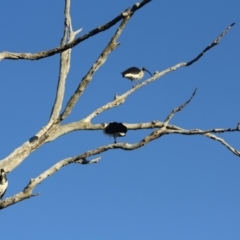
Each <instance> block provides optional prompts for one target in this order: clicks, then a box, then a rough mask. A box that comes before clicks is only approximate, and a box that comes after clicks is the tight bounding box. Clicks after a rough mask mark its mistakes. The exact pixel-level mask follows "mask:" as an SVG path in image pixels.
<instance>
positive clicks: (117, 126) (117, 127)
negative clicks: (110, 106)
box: [104, 122, 127, 143]
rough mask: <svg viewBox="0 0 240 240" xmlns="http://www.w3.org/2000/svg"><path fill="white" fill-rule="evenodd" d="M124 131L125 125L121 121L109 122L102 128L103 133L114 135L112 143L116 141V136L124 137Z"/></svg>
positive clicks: (125, 130)
mask: <svg viewBox="0 0 240 240" xmlns="http://www.w3.org/2000/svg"><path fill="white" fill-rule="evenodd" d="M126 132H127V127H126V126H125V125H123V124H122V123H118V122H111V123H109V124H108V125H107V126H106V127H105V129H104V133H105V134H107V135H110V136H113V137H114V143H117V141H116V138H117V137H124V136H125V135H126Z"/></svg>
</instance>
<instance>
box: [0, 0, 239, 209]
mask: <svg viewBox="0 0 240 240" xmlns="http://www.w3.org/2000/svg"><path fill="white" fill-rule="evenodd" d="M150 2H151V0H143V1H141V2H140V3H136V4H134V5H133V6H132V7H131V8H128V9H127V10H125V11H124V12H122V13H121V14H119V15H118V16H116V17H115V18H114V19H112V20H111V21H109V22H107V23H106V24H104V25H102V26H99V27H97V28H95V29H93V30H91V31H89V32H88V33H87V34H84V35H82V36H80V37H76V36H77V34H79V33H80V32H81V29H79V30H77V31H74V30H73V28H72V22H71V16H70V0H65V21H64V33H63V37H62V39H61V44H60V46H59V47H56V48H54V49H51V50H47V51H42V52H38V53H12V52H2V53H0V60H2V61H3V60H4V59H9V60H40V59H42V58H46V57H51V56H53V55H55V54H60V70H59V80H58V86H57V91H56V97H55V102H54V104H53V107H52V111H51V114H50V118H49V121H48V123H47V124H46V125H45V126H43V127H42V129H41V130H40V131H39V132H37V133H36V134H35V136H34V137H32V138H31V139H29V140H27V141H26V142H24V143H23V144H22V145H21V146H19V147H18V148H16V149H15V150H13V152H12V153H11V154H10V155H9V156H7V157H5V158H4V159H2V160H1V161H0V169H4V170H5V172H11V171H12V170H13V169H15V168H16V167H18V166H19V165H20V164H21V163H22V162H23V161H24V160H25V159H26V158H27V157H28V156H29V155H30V154H31V153H33V152H34V151H35V150H37V149H38V148H40V147H42V146H43V145H44V144H45V143H48V142H51V141H54V140H55V139H57V138H59V137H61V136H63V135H64V134H68V133H70V132H73V131H81V130H103V129H104V127H105V125H104V124H102V123H98V124H93V123H92V120H93V118H95V117H96V116H97V115H99V114H101V113H103V112H104V111H107V110H109V109H111V108H114V107H117V106H119V105H121V104H123V103H125V101H126V99H127V98H128V97H129V96H130V95H131V94H133V93H134V92H135V91H137V90H139V89H140V88H142V87H144V86H145V85H147V84H149V83H151V82H153V81H156V80H157V79H159V78H161V77H163V76H164V75H166V74H167V73H170V72H173V71H176V70H178V69H179V68H181V67H190V66H191V65H192V64H194V63H195V62H197V61H198V60H199V59H200V58H201V57H202V56H203V55H204V53H206V52H207V51H209V50H210V49H211V48H213V47H214V46H216V45H217V44H218V43H219V42H220V41H221V39H222V38H223V37H224V36H225V35H226V33H228V31H229V30H230V29H231V28H232V27H233V26H234V23H232V24H231V25H230V26H229V27H227V29H226V30H224V31H223V32H222V33H221V34H220V35H219V36H218V37H217V38H216V39H215V40H214V41H213V42H212V43H210V44H209V45H208V46H207V47H206V48H205V49H204V50H203V51H202V52H201V53H200V54H199V55H198V56H197V57H195V58H194V59H192V60H190V61H188V62H180V63H178V64H176V65H174V66H171V67H169V68H167V69H165V70H162V71H155V73H154V75H153V76H152V77H151V78H149V79H147V80H145V81H143V82H142V83H140V84H138V85H137V86H135V87H134V88H131V89H130V90H128V91H127V92H125V93H123V94H121V95H115V96H114V98H113V100H112V101H110V102H108V103H106V104H105V105H103V106H100V107H99V108H98V109H96V110H94V111H93V112H92V113H91V114H89V115H88V116H85V117H84V118H83V119H81V120H79V121H78V122H72V123H68V124H62V122H63V120H65V119H66V118H67V117H69V115H70V114H71V112H72V110H73V108H74V106H75V104H76V103H77V101H78V100H79V99H80V98H81V96H82V94H83V92H84V91H85V89H86V88H87V87H88V84H89V83H90V82H91V80H92V78H93V76H94V74H95V72H96V71H97V70H98V69H99V68H100V67H101V66H102V65H103V64H104V63H105V61H106V60H107V58H108V56H109V54H110V53H111V52H112V51H114V50H115V49H116V48H117V47H118V46H119V43H118V42H117V41H118V38H119V36H120V35H121V33H122V32H123V30H124V28H125V26H126V24H127V23H128V22H129V21H130V19H131V18H132V17H133V15H134V14H135V13H137V11H138V10H140V9H141V8H142V7H144V6H146V5H147V4H148V3H150ZM117 24H119V25H118V27H117V30H116V31H115V33H114V34H113V36H112V37H111V39H110V41H109V43H108V44H107V45H106V47H105V48H104V49H103V51H102V53H101V54H100V55H99V57H98V59H97V60H96V61H95V62H94V63H93V64H92V67H91V68H90V69H89V70H88V72H87V74H86V75H85V76H84V77H83V78H82V79H81V81H80V82H79V85H78V87H77V89H76V90H75V92H74V93H73V94H72V96H71V97H70V99H69V100H68V102H67V104H66V106H65V107H63V98H64V94H65V83H66V77H67V75H68V73H69V68H70V59H71V51H72V49H74V47H75V46H77V45H78V44H80V43H81V42H83V41H85V40H87V39H89V38H91V37H93V36H95V35H97V34H100V33H101V32H103V31H106V30H108V29H110V28H112V27H114V26H115V25H117ZM196 92H197V89H195V90H194V92H193V93H192V95H191V96H190V98H189V99H188V100H187V101H186V102H185V103H183V104H181V105H180V106H178V107H176V108H175V109H173V110H172V111H170V113H169V115H168V116H167V117H166V118H165V120H163V121H154V120H151V119H150V120H149V122H146V123H142V122H141V121H140V122H139V123H134V124H130V123H124V125H125V126H126V127H127V129H128V130H130V131H131V130H139V131H140V130H141V129H152V132H151V134H149V135H146V136H145V137H144V138H143V139H141V140H140V141H138V142H136V143H122V142H119V143H113V144H109V145H105V146H99V147H98V148H96V149H91V150H89V151H86V152H82V153H79V155H78V156H75V157H68V158H66V159H62V160H59V161H58V162H57V163H56V164H55V165H53V166H52V167H50V168H49V169H46V171H44V172H42V173H41V174H39V176H37V177H36V178H32V179H31V180H30V182H29V183H28V185H27V186H26V187H25V188H24V189H23V191H21V192H19V193H17V194H15V195H14V196H12V197H9V198H6V199H4V200H1V201H0V208H1V209H3V208H6V207H8V206H11V205H12V204H15V203H18V202H20V201H22V200H24V199H27V198H30V197H32V196H36V195H38V194H35V193H33V190H34V189H35V187H36V186H37V185H38V184H40V183H41V182H42V181H44V180H45V179H47V178H48V177H49V176H51V175H53V174H54V173H55V172H56V171H58V170H60V169H61V168H62V167H64V166H66V165H68V164H71V163H79V164H92V163H98V162H99V160H100V158H101V157H100V154H102V153H103V152H105V151H109V150H113V149H122V150H125V151H127V150H135V149H138V148H141V147H143V146H145V145H146V144H148V143H149V142H151V141H153V140H157V139H158V138H160V137H162V136H164V135H166V134H183V135H203V136H205V137H207V138H210V139H213V140H216V141H218V142H220V143H221V144H222V145H223V146H224V147H226V148H227V149H229V150H230V151H231V152H232V153H233V154H235V155H236V156H240V151H238V150H236V149H235V148H233V147H232V146H231V145H230V144H229V143H227V142H226V141H225V140H224V139H223V138H220V137H219V136H217V135H216V134H219V133H226V132H237V131H239V130H240V128H239V126H238V125H237V124H236V127H235V128H224V129H223V128H220V129H219V128H213V129H207V130H202V129H183V128H181V127H179V126H176V125H171V124H170V121H171V119H172V118H173V117H174V115H175V114H176V113H177V112H179V111H181V110H182V109H183V108H184V107H185V106H186V105H187V104H189V103H190V101H191V100H192V98H193V97H194V95H195V94H196ZM113 94H114V93H113ZM136 120H137V119H136ZM138 120H139V119H138ZM236 121H237V120H236ZM91 157H93V159H91Z"/></svg>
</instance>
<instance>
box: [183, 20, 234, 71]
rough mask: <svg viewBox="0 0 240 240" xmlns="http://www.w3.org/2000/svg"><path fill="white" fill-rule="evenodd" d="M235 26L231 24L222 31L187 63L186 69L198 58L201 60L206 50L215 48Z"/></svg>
mask: <svg viewBox="0 0 240 240" xmlns="http://www.w3.org/2000/svg"><path fill="white" fill-rule="evenodd" d="M234 25H235V23H232V24H231V25H230V26H228V27H227V29H226V30H224V31H223V32H222V33H221V34H220V35H219V37H217V38H216V39H215V40H214V41H213V42H212V43H211V44H209V45H208V46H207V47H206V48H205V49H204V50H203V51H202V52H201V53H200V54H199V55H198V56H197V57H196V58H194V59H193V60H191V61H189V62H188V63H187V64H186V67H188V66H190V65H192V64H193V63H194V62H196V61H197V60H198V59H199V58H201V57H202V56H203V55H204V53H206V52H207V51H208V50H210V49H211V48H213V47H214V46H216V45H217V44H219V42H220V40H221V39H222V38H223V37H224V35H225V34H227V32H228V31H229V30H230V29H231V28H232V27H233V26H234Z"/></svg>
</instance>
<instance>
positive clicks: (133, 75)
mask: <svg viewBox="0 0 240 240" xmlns="http://www.w3.org/2000/svg"><path fill="white" fill-rule="evenodd" d="M144 72H148V73H149V74H150V75H151V77H152V74H151V73H150V72H149V71H148V70H147V69H146V68H145V67H142V68H141V69H139V68H137V67H130V68H128V69H127V70H125V71H123V72H121V74H122V76H123V77H124V78H127V79H129V80H131V81H133V80H139V79H141V78H143V76H144ZM132 84H133V82H132ZM133 86H134V85H133Z"/></svg>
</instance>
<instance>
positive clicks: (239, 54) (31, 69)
mask: <svg viewBox="0 0 240 240" xmlns="http://www.w3.org/2000/svg"><path fill="white" fill-rule="evenodd" d="M57 2H58V3H57ZM134 3H135V1H133V0H128V1H127V0H121V1H120V0H117V1H110V0H102V1H92V0H88V1H74V0H73V1H72V3H71V13H72V21H73V27H74V29H75V30H76V29H78V28H83V31H82V32H81V33H80V34H85V33H87V32H88V31H90V30H91V29H93V28H95V27H97V26H100V25H102V24H104V23H106V22H107V21H109V20H111V19H112V18H114V17H115V16H117V15H118V14H119V13H120V12H121V11H124V10H125V9H126V8H127V7H129V6H132V5H133V4H134ZM239 9H240V2H239V1H238V0H228V1H225V0H223V1H216V0H210V1H206V0H203V1H190V0H184V1H177V0H172V1H157V0H154V1H152V2H151V3H149V4H148V5H146V6H145V7H144V8H142V9H141V10H140V11H138V12H137V13H136V14H135V15H134V16H133V18H132V19H131V21H130V22H129V23H128V25H127V27H126V28H125V30H124V32H123V34H122V35H121V37H120V38H119V42H121V45H120V46H119V47H118V48H117V49H116V50H115V51H114V52H113V53H112V54H111V55H110V56H109V58H108V59H107V61H106V63H105V64H104V65H103V66H102V67H101V68H100V69H99V71H98V72H97V73H96V74H95V75H94V78H93V81H92V82H91V83H90V84H89V86H88V88H87V90H86V91H85V92H84V94H83V96H82V98H81V99H80V101H79V102H78V104H77V105H76V107H75V109H74V110H73V112H72V114H71V115H70V117H69V118H68V119H66V120H65V123H67V122H71V121H77V120H79V119H81V118H83V117H84V116H86V114H88V113H90V112H91V111H93V110H94V109H96V108H97V107H99V106H101V105H103V104H105V103H107V102H109V101H110V100H112V98H113V96H114V94H115V93H118V94H121V93H124V92H125V91H127V90H128V89H129V88H131V83H130V81H128V80H126V79H123V78H122V77H121V75H120V72H122V71H123V70H125V69H126V68H128V67H131V66H137V67H142V66H144V67H146V68H148V69H149V70H150V71H152V72H154V71H161V70H164V69H165V68H168V67H170V66H173V65H175V64H177V63H179V62H182V61H189V60H191V59H192V58H194V57H195V56H196V55H197V54H199V53H200V51H201V50H203V49H204V48H205V47H206V46H207V45H208V44H210V43H211V42H212V41H213V40H214V39H215V38H216V37H217V36H218V35H219V34H220V33H221V32H222V31H223V30H224V29H225V28H226V27H227V26H228V25H230V24H231V23H232V22H236V25H235V26H234V27H233V28H232V29H231V31H230V32H229V33H228V34H227V35H226V36H225V37H224V38H223V39H222V41H221V43H220V44H219V45H218V46H216V47H214V48H213V49H211V50H210V51H209V52H208V53H207V54H206V55H204V57H203V58H201V59H200V60H199V61H198V62H196V63H195V64H194V65H192V66H191V67H186V68H181V69H178V70H177V71H175V72H173V73H170V74H168V75H166V76H164V77H163V78H160V79H158V80H157V81H155V82H153V83H151V84H149V85H147V86H146V87H144V88H142V89H140V90H139V91H137V92H135V93H134V94H133V95H131V96H130V97H129V98H128V99H127V101H126V102H125V104H124V105H121V106H120V107H118V108H114V109H111V110H109V111H107V112H104V113H103V114H101V115H100V116H98V117H96V118H95V119H94V120H93V123H101V122H111V121H122V122H127V123H138V122H149V121H152V120H159V121H163V120H164V119H165V118H166V116H167V114H168V113H170V111H171V110H172V109H173V108H175V107H177V106H179V105H181V104H182V103H183V102H185V101H186V100H187V99H188V98H189V97H190V95H191V94H192V92H193V90H194V89H195V88H196V87H197V88H198V91H197V94H196V95H195V97H194V99H193V100H192V102H191V103H190V104H189V105H188V106H187V107H186V108H185V109H184V110H183V111H181V112H180V113H178V114H176V115H175V117H174V118H173V119H172V121H171V123H172V124H175V125H177V126H180V127H183V128H187V129H191V128H199V129H209V128H227V127H235V126H236V125H237V123H238V121H239V120H240V111H239V105H240V100H239V88H240V84H239V76H240V67H239V63H240V48H239V42H240V28H239V23H240V15H239ZM63 10H64V1H55V2H54V3H53V2H52V1H50V2H49V1H47V0H41V1H30V0H22V1H17V0H8V1H4V2H3V3H2V4H1V15H0V29H1V30H2V31H1V44H0V52H2V51H10V52H38V51H42V50H47V49H51V48H53V47H56V46H58V45H59V43H60V40H61V37H62V33H63V19H64V16H63ZM115 30H116V26H115V27H113V28H112V29H110V30H109V31H106V32H103V33H101V34H99V35H97V36H96V37H94V38H91V39H89V40H87V41H84V42H83V43H81V44H80V45H78V46H76V47H75V48H74V50H73V53H72V64H71V70H70V73H69V76H68V80H67V86H66V96H65V100H64V103H66V102H67V100H68V98H69V97H70V96H71V94H72V93H73V92H74V91H75V88H76V86H77V85H78V83H79V81H80V80H81V78H82V76H84V75H85V74H86V72H87V71H88V70H89V68H90V67H91V64H92V63H93V61H95V60H96V59H97V57H98V55H99V54H100V53H101V51H102V50H103V48H104V47H105V46H106V44H107V43H108V42H109V39H110V38H111V36H112V34H113V33H114V31H115ZM58 68H59V55H55V56H53V57H50V58H45V59H42V60H39V61H24V60H20V61H10V60H3V61H1V62H0V76H1V77H0V78H1V82H2V86H1V89H0V92H1V94H0V102H1V105H0V106H1V116H2V117H1V121H2V124H1V125H0V132H1V138H2V141H1V142H2V147H1V152H0V158H1V159H2V158H5V157H6V156H7V155H8V154H9V153H11V152H12V151H13V150H14V149H15V148H17V147H19V146H20V145H21V144H22V143H23V142H25V141H26V140H28V139H29V138H30V137H31V136H33V135H34V134H35V133H36V132H37V131H38V130H39V129H40V128H41V127H42V126H43V125H44V124H46V122H47V120H48V118H49V115H50V112H51V108H52V104H53V101H54V97H55V90H56V86H57V80H58ZM150 132H151V130H141V131H129V132H128V133H127V136H126V137H125V138H122V139H121V141H124V142H129V143H135V142H137V141H139V140H141V139H142V138H143V136H145V135H146V134H148V133H150ZM220 136H221V137H223V138H224V139H225V140H226V141H228V142H229V143H230V144H231V145H232V146H233V147H235V148H236V149H238V150H239V149H240V143H239V139H240V134H239V133H226V134H222V135H220ZM112 142H113V140H112V139H110V138H109V137H107V136H105V135H103V134H102V132H101V131H81V132H74V133H71V134H69V135H67V136H63V137H61V138H59V139H57V140H56V141H54V142H51V143H49V144H46V145H44V146H43V147H42V148H40V149H38V150H37V151H36V152H34V153H33V154H32V155H30V157H28V158H27V159H26V160H25V161H24V162H23V163H22V164H21V165H20V166H19V167H18V168H16V169H15V170H14V171H12V172H11V173H10V174H9V175H8V179H9V188H8V190H7V193H6V195H5V197H10V196H12V195H14V194H15V193H18V192H19V191H21V190H22V189H23V188H24V187H25V186H26V184H27V183H28V182H29V179H30V178H33V177H36V176H38V175H39V174H40V173H41V172H42V171H44V170H46V169H47V168H49V167H51V166H52V165H53V164H55V163H56V162H57V161H59V160H61V159H63V158H66V157H70V156H74V155H78V154H81V153H83V152H84V151H86V150H90V149H94V148H96V147H98V146H102V145H106V144H109V143H112ZM101 157H102V159H101V161H100V162H99V163H98V164H94V165H87V166H84V165H77V164H73V165H69V166H66V167H64V168H63V169H62V170H61V171H59V172H57V173H56V174H54V175H53V176H52V177H50V178H48V179H47V180H46V181H44V182H43V183H42V184H41V185H39V186H38V187H37V188H36V189H35V192H40V195H39V196H38V197H35V198H31V199H29V200H25V201H23V202H21V203H18V204H16V205H13V206H11V207H9V208H6V209H4V210H2V211H1V220H0V223H1V237H2V238H4V239H16V238H20V239H21V238H24V239H26V240H28V239H29V240H30V239H36V240H38V239H90V240H92V239H104V240H105V239H114V240H118V239H168V240H172V239H178V240H179V239H180V240H187V239H189V240H190V239H194V240H201V239H204V240H208V239H209V240H210V239H211V240H212V239H218V240H222V239H231V240H235V239H240V228H239V222H240V217H239V216H240V205H239V202H240V192H239V181H240V175H239V168H240V159H239V158H238V157H237V156H235V155H234V154H232V153H231V152H230V151H229V150H227V149H226V148H225V147H223V146H222V145H221V144H220V143H218V142H216V141H213V140H210V139H207V138H205V137H203V136H182V135H168V136H164V137H163V138H160V139H158V140H156V141H154V142H151V143H150V144H148V145H147V146H145V147H143V148H141V149H138V150H135V151H131V152H125V151H122V150H115V151H108V152H105V153H104V154H102V155H101ZM3 229H4V231H3Z"/></svg>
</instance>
